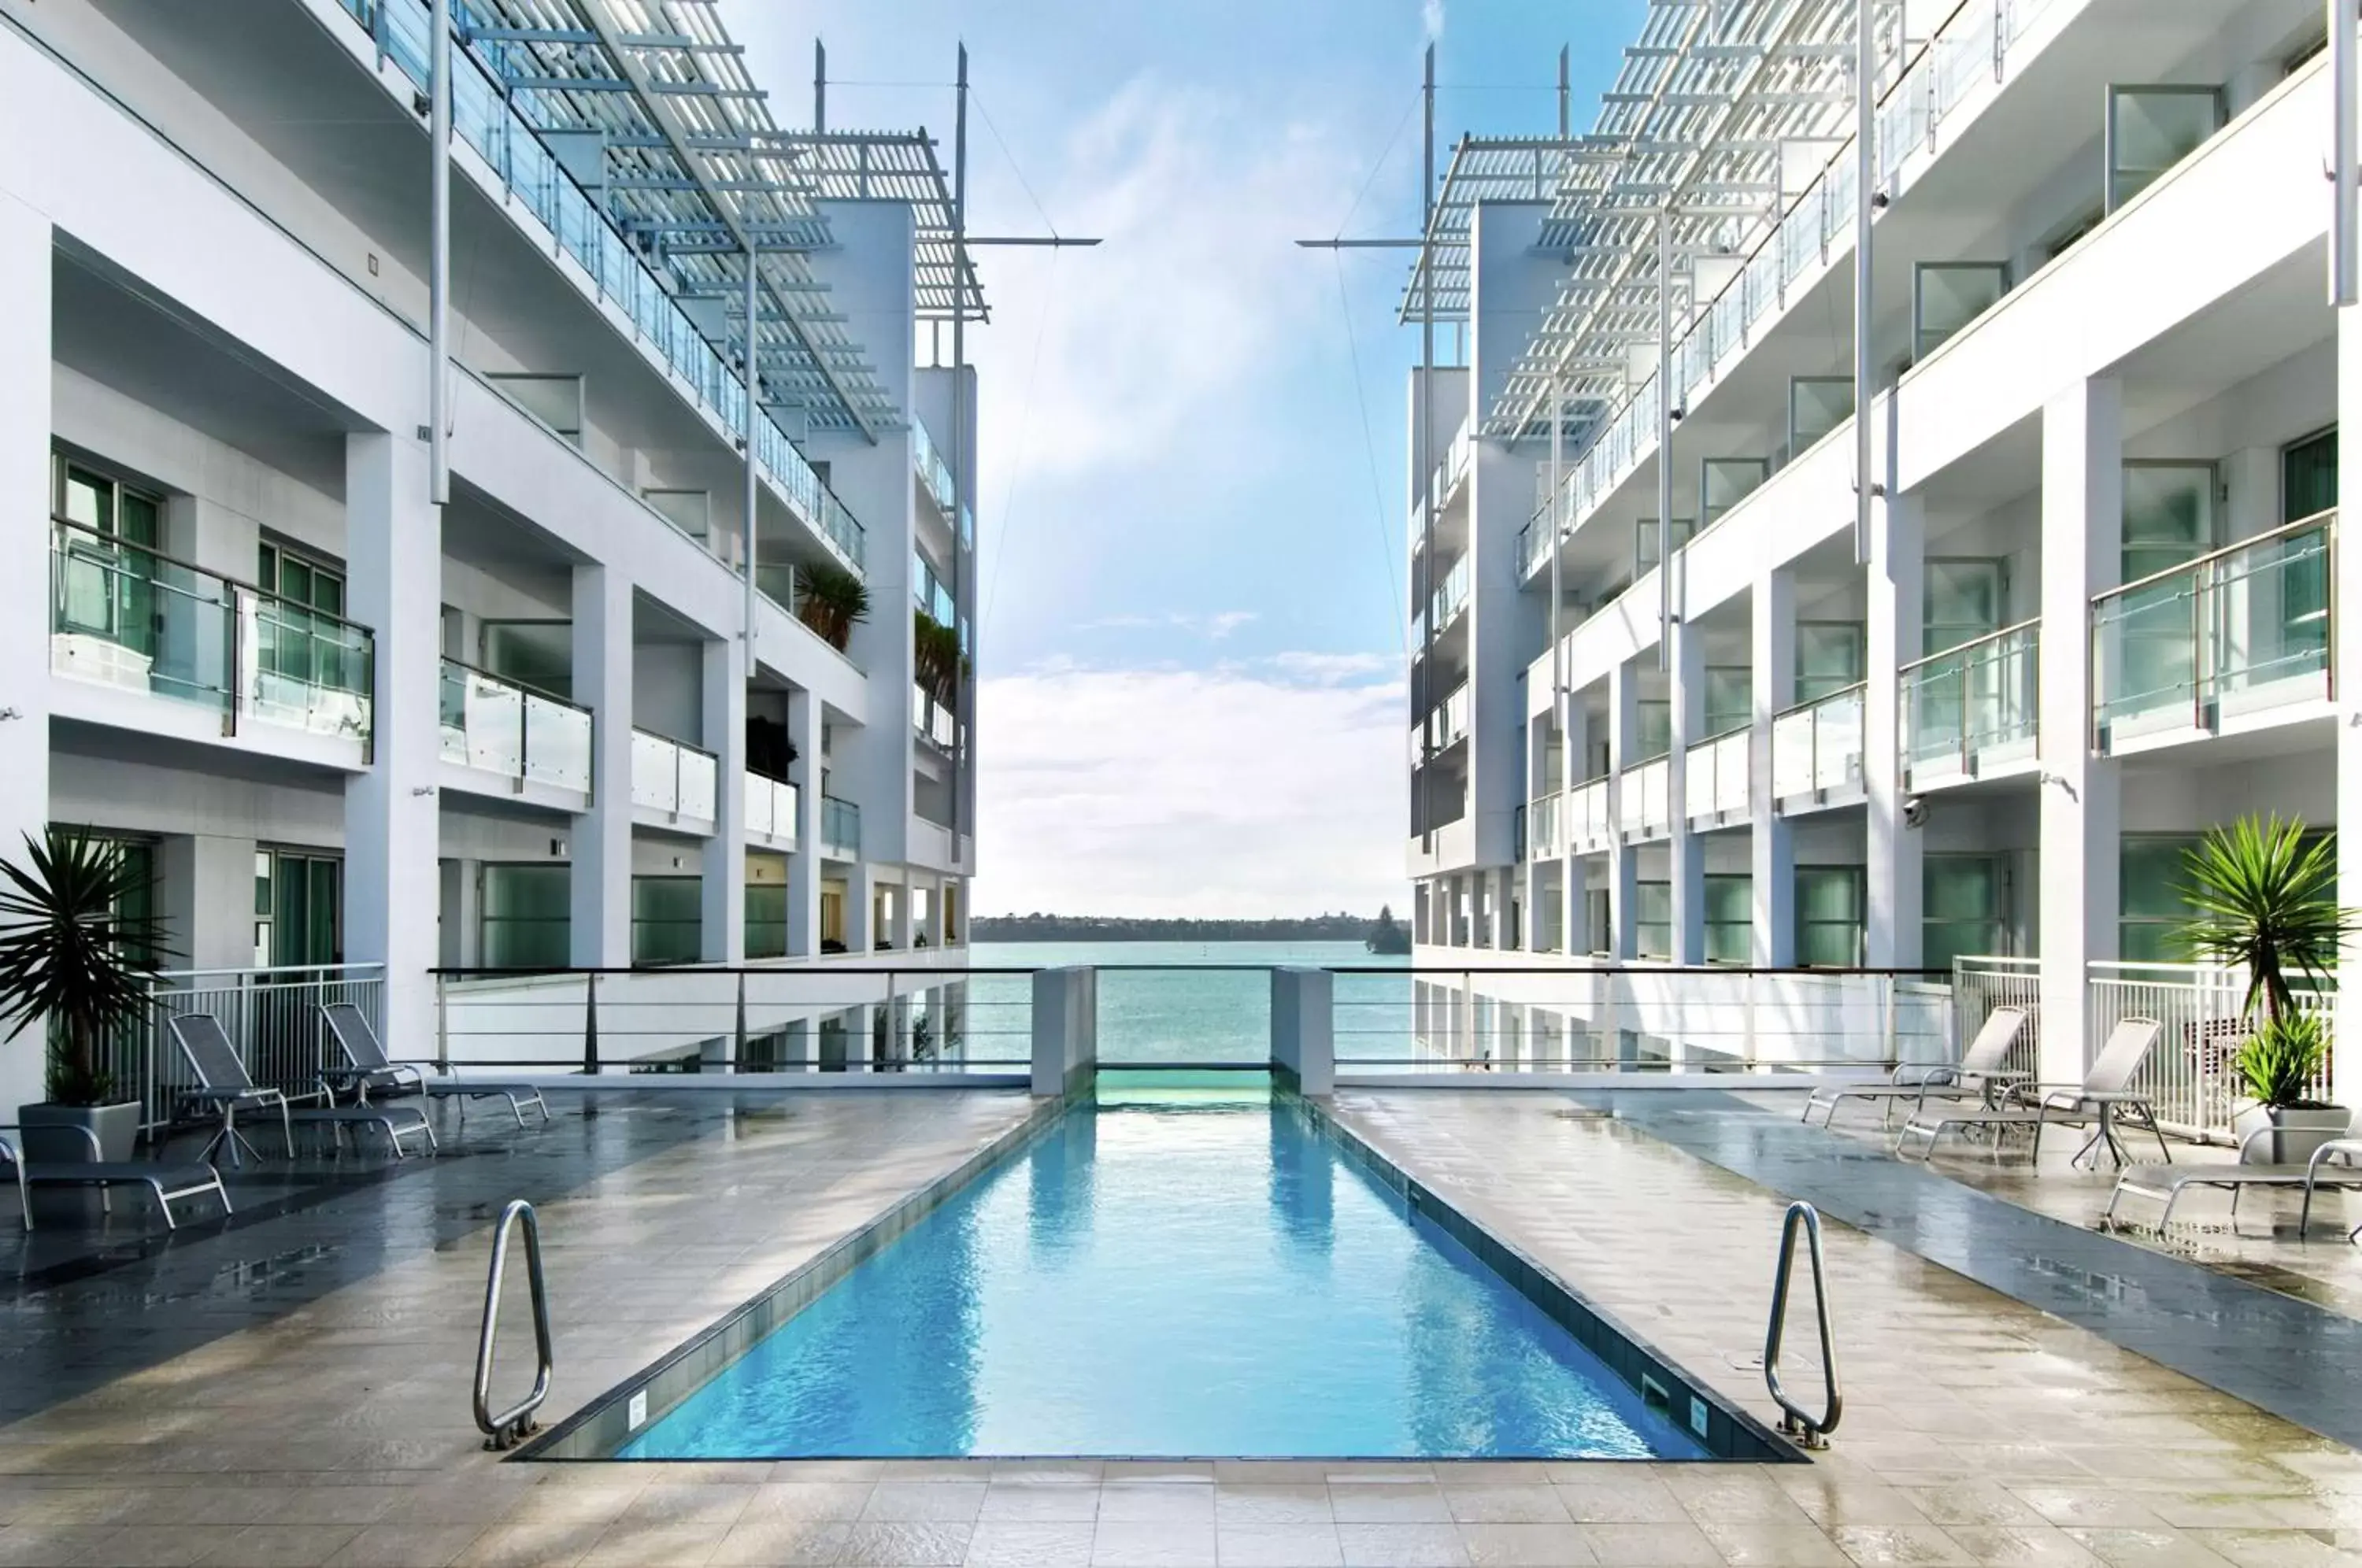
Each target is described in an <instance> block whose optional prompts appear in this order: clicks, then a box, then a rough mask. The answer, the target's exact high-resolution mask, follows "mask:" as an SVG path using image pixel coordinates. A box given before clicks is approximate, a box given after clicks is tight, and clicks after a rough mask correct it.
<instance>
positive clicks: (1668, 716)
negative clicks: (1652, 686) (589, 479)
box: [1625, 697, 1673, 767]
mask: <svg viewBox="0 0 2362 1568" xmlns="http://www.w3.org/2000/svg"><path fill="white" fill-rule="evenodd" d="M1633 708H1634V714H1633V716H1634V718H1635V719H1636V720H1637V721H1638V722H1637V723H1635V724H1634V725H1633V734H1632V756H1630V758H1629V759H1628V760H1627V761H1626V763H1625V766H1626V767H1639V765H1640V764H1641V763H1644V762H1649V761H1652V760H1654V759H1655V758H1657V757H1660V756H1665V755H1666V754H1667V753H1669V752H1671V751H1672V749H1673V705H1672V702H1671V701H1669V700H1667V699H1665V698H1662V697H1643V698H1641V699H1640V700H1639V701H1638V702H1635V703H1634V704H1633Z"/></svg>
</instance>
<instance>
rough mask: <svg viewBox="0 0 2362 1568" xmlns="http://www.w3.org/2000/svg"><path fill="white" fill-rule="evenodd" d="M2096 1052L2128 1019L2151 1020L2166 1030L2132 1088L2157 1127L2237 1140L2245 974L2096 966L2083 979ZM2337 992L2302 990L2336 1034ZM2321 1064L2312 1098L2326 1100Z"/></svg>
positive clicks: (2325, 1069)
mask: <svg viewBox="0 0 2362 1568" xmlns="http://www.w3.org/2000/svg"><path fill="white" fill-rule="evenodd" d="M2085 989H2086V994H2087V996H2088V1009H2089V1013H2090V1021H2089V1030H2090V1032H2089V1033H2088V1034H2087V1035H2086V1036H2085V1038H2086V1039H2087V1040H2088V1041H2089V1042H2090V1043H2091V1048H2092V1049H2097V1046H2098V1043H2099V1042H2101V1041H2103V1040H2105V1039H2106V1038H2107V1037H2108V1032H2109V1031H2110V1030H2112V1029H2114V1027H2115V1026H2116V1024H2117V1023H2118V1022H2119V1021H2122V1020H2124V1019H2126V1018H2153V1019H2156V1020H2157V1021H2158V1024H2159V1025H2160V1026H2161V1027H2160V1028H2159V1029H2158V1037H2157V1043H2156V1045H2155V1046H2153V1047H2152V1048H2151V1049H2150V1051H2149V1054H2148V1060H2147V1062H2145V1063H2143V1064H2142V1065H2141V1069H2140V1071H2139V1072H2137V1073H2136V1074H2135V1075H2134V1076H2133V1081H2132V1085H2131V1087H2132V1088H2135V1089H2138V1090H2145V1091H2147V1094H2148V1095H2149V1096H2150V1097H2151V1101H2152V1103H2153V1104H2154V1105H2155V1106H2156V1107H2157V1116H2158V1122H2159V1123H2160V1124H2162V1125H2163V1126H2164V1127H2165V1129H2166V1130H2167V1131H2168V1132H2177V1133H2180V1134H2181V1135H2183V1136H2185V1137H2191V1138H2204V1139H2207V1140H2209V1141H2213V1142H2223V1143H2229V1142H2233V1141H2234V1140H2233V1136H2232V1132H2231V1118H2232V1115H2233V1113H2234V1112H2235V1110H2236V1108H2237V1101H2238V1100H2239V1099H2241V1093H2240V1086H2239V1080H2238V1076H2237V1074H2236V1073H2235V1071H2234V1070H2233V1068H2232V1065H2231V1064H2232V1060H2233V1058H2235V1056H2237V1055H2238V1054H2239V1047H2240V1046H2241V1045H2243V1044H2245V1043H2246V1040H2247V1037H2248V1035H2249V1034H2250V1033H2251V1032H2253V1025H2252V1024H2251V1023H2250V1022H2249V1021H2248V1020H2247V1018H2246V1015H2245V1013H2244V1011H2243V1004H2244V1003H2245V1002H2246V996H2247V974H2246V970H2245V969H2233V968H2223V967H2219V966H2213V965H2206V964H2117V963H2095V964H2093V965H2092V966H2090V972H2089V974H2088V976H2087V977H2086V980H2085ZM2335 1003H2336V992H2335V991H2334V989H2329V988H2324V989H2321V990H2309V991H2301V992H2299V993H2298V998H2297V1005H2298V1006H2299V1007H2300V1008H2301V1009H2302V1010H2305V1011H2308V1012H2312V1013H2314V1014H2316V1015H2317V1016H2318V1017H2319V1018H2320V1019H2321V1021H2322V1023H2323V1027H2324V1029H2325V1030H2326V1029H2330V1028H2334V1013H2335V1010H2336V1008H2335ZM2335 1049H2336V1047H2335V1043H2334V1037H2333V1040H2332V1044H2331V1048H2330V1053H2329V1054H2328V1055H2323V1058H2322V1069H2321V1076H2320V1077H2319V1078H2318V1079H2317V1080H2316V1081H2315V1083H2314V1086H2313V1088H2314V1092H2315V1095H2316V1096H2317V1097H2318V1098H2321V1099H2327V1097H2328V1094H2329V1085H2330V1076H2331V1068H2330V1059H2331V1056H2332V1055H2334V1053H2335Z"/></svg>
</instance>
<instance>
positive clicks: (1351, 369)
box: [725, 0, 1645, 917]
mask: <svg viewBox="0 0 2362 1568" xmlns="http://www.w3.org/2000/svg"><path fill="white" fill-rule="evenodd" d="M1644 8H1645V0H1558V3H1556V4H1551V5H1540V4H1532V3H1529V0H1518V3H1514V4H1513V3H1510V0H1253V3H1242V0H1199V3H1196V4H1189V5H1148V4H1142V3H1140V0H967V3H962V0H893V3H891V4H883V5H881V4H878V3H877V0H821V3H818V4H809V3H804V4H793V5H790V4H783V3H780V0H733V4H732V5H731V6H729V7H728V8H727V10H726V11H725V17H726V19H727V20H728V22H729V24H730V26H731V28H732V29H733V31H734V34H735V35H736V36H737V37H738V39H740V40H741V41H742V42H744V43H745V45H746V46H747V49H748V53H749V60H748V63H749V66H750V68H751V69H752V70H753V72H754V73H755V76H756V81H757V82H759V83H762V84H763V85H764V86H766V87H767V88H768V89H769V90H770V92H771V94H772V112H773V114H774V116H775V117H776V118H777V119H778V121H779V122H780V123H781V124H784V125H804V124H810V123H811V76H812V41H813V39H814V37H815V36H817V37H818V38H820V39H822V41H824V42H825V43H826V45H827V48H828V66H829V77H830V86H829V95H828V111H829V122H830V124H831V126H832V127H836V128H852V127H863V128H907V127H911V126H914V125H915V126H923V127H926V128H927V129H928V130H929V131H930V132H932V133H933V134H934V135H935V136H936V137H937V138H938V139H939V140H940V141H941V142H942V144H943V151H942V154H941V156H942V157H943V160H944V163H945V165H946V166H948V165H949V163H950V157H951V155H950V137H951V130H952V124H953V93H952V90H951V85H950V84H951V82H952V80H953V73H954V61H955V47H956V45H957V43H958V42H959V41H960V40H961V39H965V40H966V44H967V48H968V55H969V82H970V99H969V102H970V124H969V164H968V167H969V179H970V217H969V226H970V232H971V233H977V234H1040V233H1043V232H1049V231H1055V232H1058V233H1063V234H1067V235H1084V236H1094V237H1099V238H1101V239H1102V240H1103V242H1104V243H1102V244H1101V245H1099V246H1098V247H1097V248H1090V249H1071V250H1064V251H1051V250H1046V249H1006V248H1004V249H994V250H985V251H980V252H979V253H978V269H979V271H980V273H981V275H982V278H983V282H984V287H985V291H986V294H987V297H988V301H989V303H990V305H991V309H992V323H991V325H990V326H989V327H988V328H987V329H985V330H983V331H980V332H977V331H972V332H971V333H970V334H969V337H968V343H969V352H970V355H971V357H972V358H973V359H974V360H975V361H976V364H977V375H978V378H979V382H980V389H981V390H980V392H979V400H978V414H977V417H978V421H979V425H980V432H979V436H978V440H977V452H978V463H979V477H978V483H977V549H978V573H977V575H978V586H979V590H980V602H979V613H978V626H977V648H978V654H977V706H978V723H977V731H978V742H977V749H978V756H979V763H978V766H979V769H980V772H979V778H978V790H979V794H980V800H979V802H978V808H977V817H978V824H977V855H978V864H979V870H978V874H977V881H976V886H975V889H974V897H973V906H972V907H973V908H974V909H975V910H976V911H977V912H978V913H984V914H993V913H1000V912H1008V911H1019V912H1022V911H1037V910H1038V911H1053V912H1058V913H1068V914H1143V915H1144V914H1158V915H1205V916H1241V917H1244V916H1264V915H1294V914H1309V913H1314V912H1319V911H1329V910H1336V909H1347V910H1352V911H1362V912H1373V911H1375V910H1376V908H1377V907H1378V905H1379V904H1381V903H1384V902H1391V903H1392V904H1393V905H1394V906H1395V908H1396V911H1398V912H1399V911H1401V910H1402V909H1403V907H1404V905H1405V902H1406V900H1407V897H1408V893H1409V882H1408V874H1407V846H1408V819H1409V804H1408V799H1409V783H1408V778H1407V755H1408V744H1407V743H1408V735H1409V723H1410V719H1409V712H1408V708H1407V697H1406V695H1405V660H1406V657H1407V639H1408V632H1407V615H1406V612H1405V609H1404V606H1403V593H1404V589H1403V578H1404V574H1405V572H1406V569H1407V566H1406V548H1407V537H1408V534H1407V529H1408V515H1407V501H1406V498H1405V482H1406V480H1405V476H1406V469H1407V461H1408V458H1407V450H1406V447H1407V412H1406V407H1405V401H1404V400H1405V392H1406V387H1407V376H1408V373H1409V370H1410V367H1411V366H1412V365H1413V364H1414V363H1415V362H1416V360H1417V358H1418V335H1417V333H1416V331H1415V330H1405V329H1402V328H1399V327H1396V326H1394V325H1393V321H1394V306H1395V302H1396V297H1397V296H1398V294H1399V292H1400V289H1401V286H1402V282H1403V279H1404V277H1405V275H1406V272H1407V266H1408V261H1409V253H1408V252H1405V251H1386V250H1371V249H1363V250H1358V251H1342V252H1339V251H1323V250H1307V249H1303V248H1298V247H1297V245H1296V244H1295V241H1296V240H1297V239H1299V238H1319V237H1333V236H1336V235H1340V234H1343V235H1347V236H1352V237H1402V236H1411V235H1416V234H1417V233H1418V212H1419V145H1418V143H1419V114H1418V108H1419V105H1418V96H1419V94H1418V84H1419V56H1420V51H1421V50H1422V49H1423V48H1424V47H1425V45H1426V43H1427V42H1428V40H1429V39H1434V40H1435V41H1436V43H1437V58H1438V64H1437V81H1438V94H1437V106H1436V139H1437V143H1438V152H1437V168H1438V170H1439V172H1440V170H1441V168H1442V167H1443V165H1444V163H1445V162H1446V161H1448V158H1449V151H1448V149H1449V147H1450V145H1451V142H1452V141H1453V140H1454V139H1456V138H1458V137H1459V136H1460V135H1461V134H1462V133H1463V132H1474V133H1477V134H1493V135H1503V134H1527V135H1536V134H1547V133H1548V132H1550V131H1551V130H1552V129H1553V128H1554V127H1555V125H1556V105H1555V98H1554V93H1555V83H1556V80H1557V69H1558V65H1557V61H1558V51H1559V50H1560V48H1561V46H1562V45H1565V46H1571V48H1572V51H1573V83H1574V123H1575V126H1576V127H1577V128H1578V129H1581V128H1585V127H1588V126H1589V125H1590V123H1591V122H1592V121H1593V119H1594V118H1595V116H1596V112H1597V105H1598V98H1599V94H1600V93H1601V92H1602V91H1604V90H1605V89H1606V86H1607V84H1608V80H1609V78H1610V77H1612V75H1613V74H1614V72H1615V70H1616V66H1617V61H1618V53H1619V51H1620V50H1621V49H1622V47H1623V45H1624V44H1625V43H1627V42H1628V41H1629V40H1630V39H1632V38H1634V37H1635V36H1637V31H1638V28H1639V18H1640V16H1641V13H1642V11H1643V10H1644Z"/></svg>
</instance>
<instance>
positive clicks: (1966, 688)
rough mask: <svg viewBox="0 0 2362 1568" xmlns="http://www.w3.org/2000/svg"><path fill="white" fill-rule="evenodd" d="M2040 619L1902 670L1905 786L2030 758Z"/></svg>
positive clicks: (1976, 774) (1950, 779) (1973, 774)
mask: <svg viewBox="0 0 2362 1568" xmlns="http://www.w3.org/2000/svg"><path fill="white" fill-rule="evenodd" d="M2041 630H2042V626H2041V623H2040V622H2038V621H2025V622H2021V623H2019V624H2017V625H2014V626H2008V627H2004V628H2003V629H2002V630H2001V631H1998V632H1994V633H1992V634H1991V635H1988V636H1982V637H1979V638H1978V639H1977V640H1976V641H1974V642H1970V643H1962V644H1961V645H1960V646H1958V647H1955V648H1948V649H1946V650H1945V651H1944V652H1942V653H1939V654H1936V655H1934V656H1932V657H1927V658H1923V659H1921V660H1919V661H1918V662H1917V663H1915V664H1906V665H1904V667H1903V671H1902V679H1903V690H1902V703H1903V712H1902V715H1901V718H1902V726H1903V774H1904V785H1905V787H1906V788H1909V789H1914V790H1924V789H1928V788H1931V787H1933V786H1936V785H1939V784H1948V783H1959V782H1962V781H1964V780H1967V779H1970V778H1983V777H1985V776H1987V775H1989V774H1992V773H1993V772H1995V771H1997V770H1999V769H2003V768H2006V767H2011V766H2014V765H2018V764H2029V765H2030V764H2032V763H2033V762H2034V761H2035V760H2036V752H2035V734H2036V731H2035V718H2036V710H2037V709H2038V707H2039V694H2040V691H2041V679H2042V671H2041V664H2040V659H2041Z"/></svg>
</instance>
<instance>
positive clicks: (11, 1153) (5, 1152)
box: [0, 1121, 106, 1165]
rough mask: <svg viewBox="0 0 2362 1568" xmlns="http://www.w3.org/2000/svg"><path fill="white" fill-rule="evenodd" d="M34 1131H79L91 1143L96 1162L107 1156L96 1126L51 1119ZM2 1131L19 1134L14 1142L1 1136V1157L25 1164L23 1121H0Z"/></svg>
mask: <svg viewBox="0 0 2362 1568" xmlns="http://www.w3.org/2000/svg"><path fill="white" fill-rule="evenodd" d="M32 1131H33V1132H79V1133H81V1134H82V1141H83V1143H87V1144H89V1145H90V1157H91V1159H92V1161H93V1162H94V1163H95V1162H96V1161H98V1160H101V1159H103V1158H105V1153H106V1151H105V1150H104V1149H101V1148H100V1147H99V1146H98V1132H97V1130H96V1129H94V1128H90V1127H84V1126H83V1125H82V1124H80V1123H79V1122H73V1121H49V1122H43V1123H42V1124H41V1125H40V1126H39V1127H36V1128H33V1129H32ZM0 1132H14V1133H15V1134H17V1137H16V1141H15V1142H13V1143H12V1142H11V1141H9V1140H8V1139H6V1138H0V1159H5V1160H6V1161H7V1162H8V1163H9V1164H10V1165H23V1164H24V1163H25V1156H24V1151H23V1149H22V1147H21V1145H22V1144H23V1143H24V1139H25V1132H26V1128H25V1127H24V1125H23V1124H22V1123H21V1122H16V1121H0Z"/></svg>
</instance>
